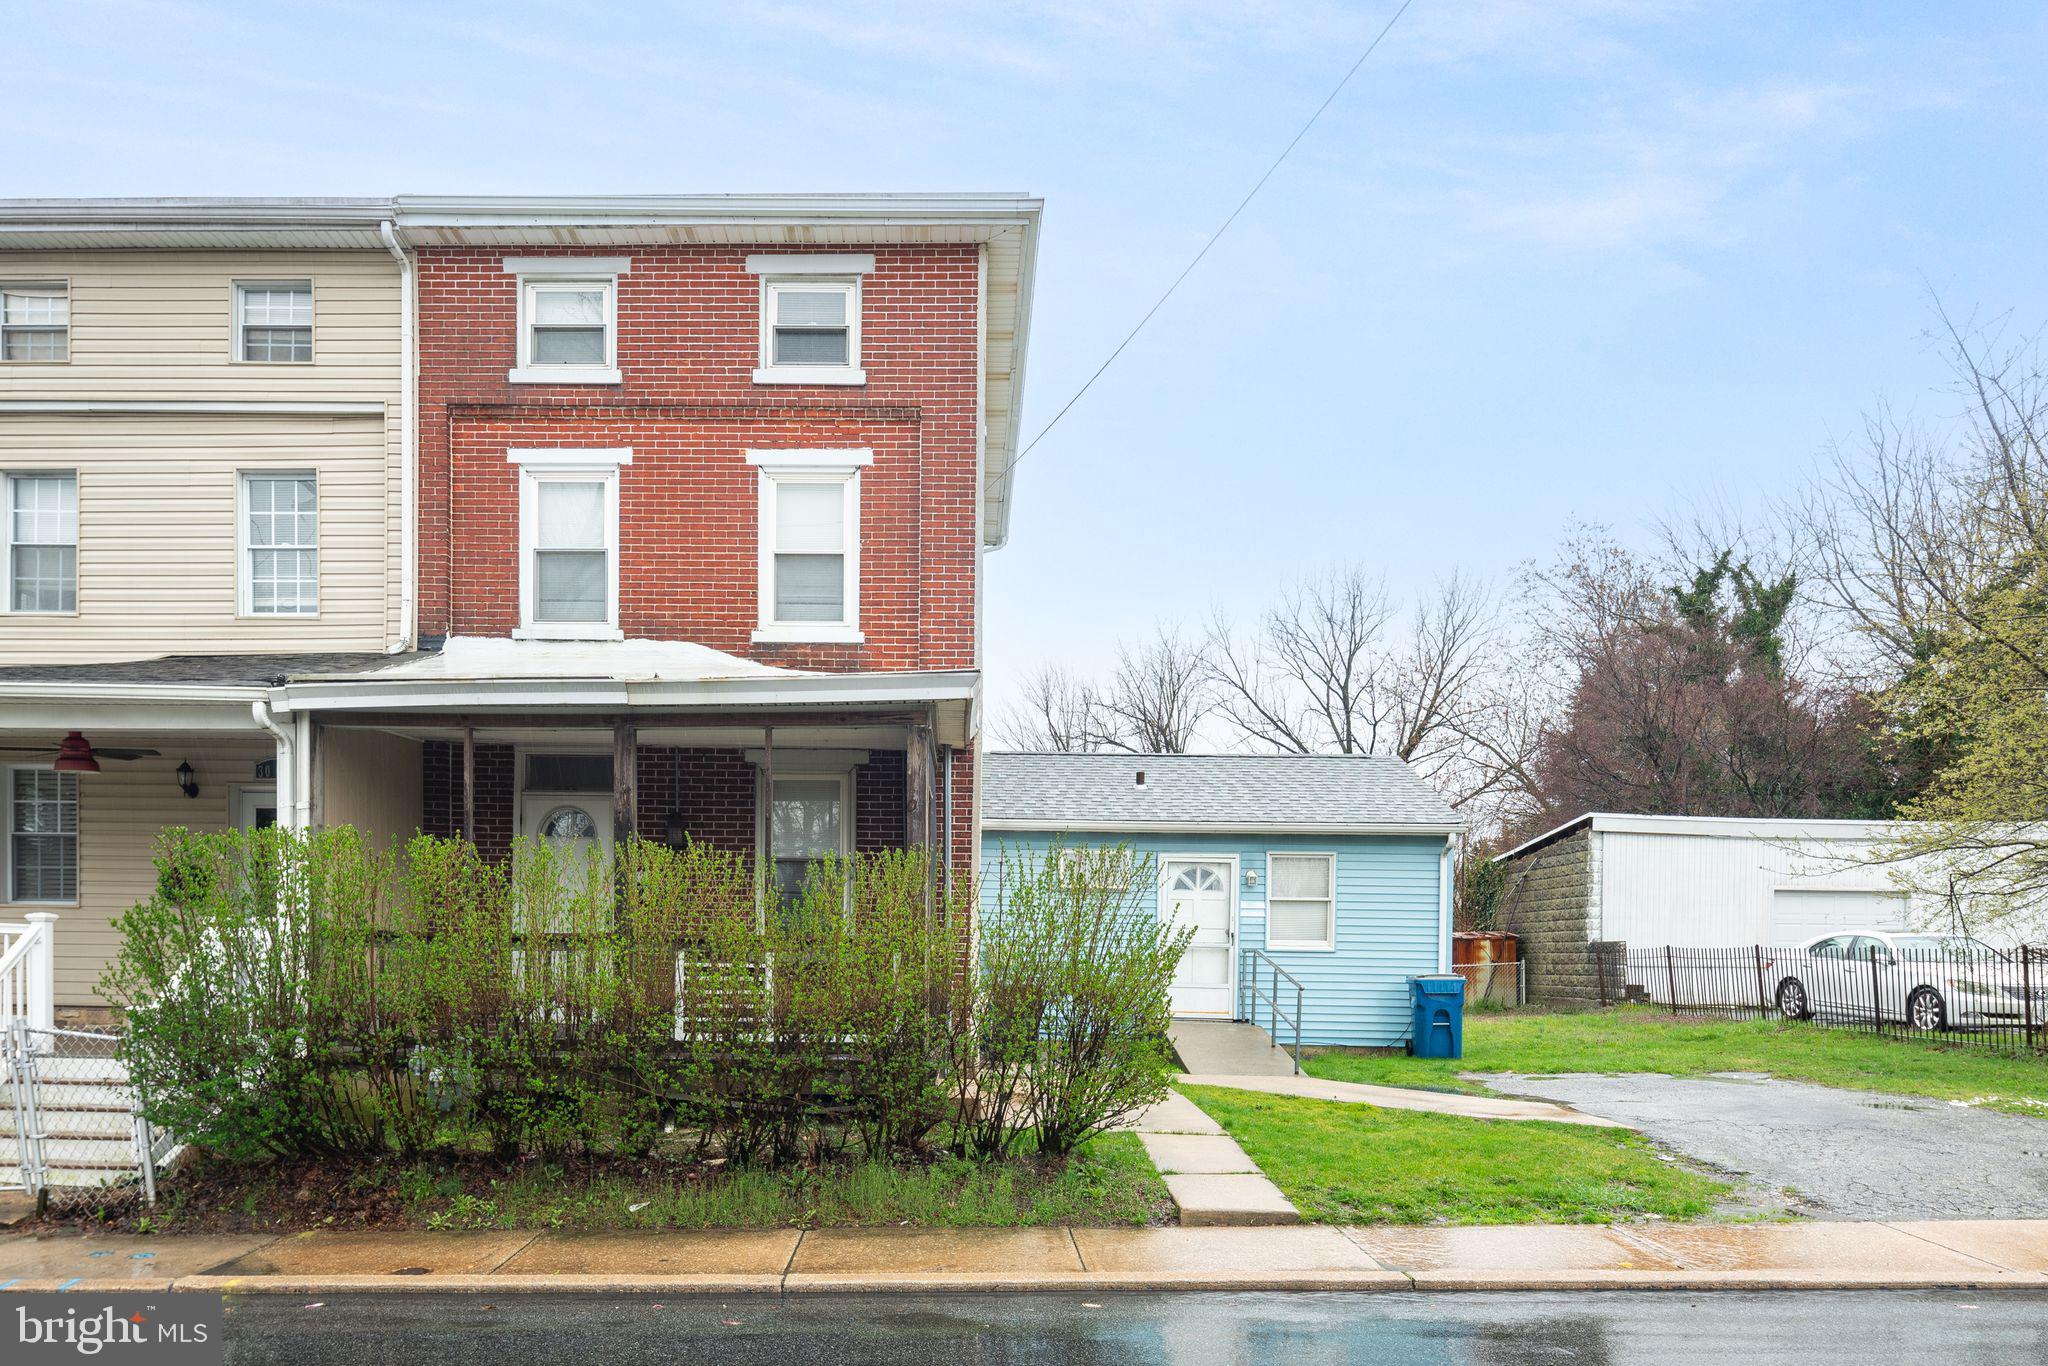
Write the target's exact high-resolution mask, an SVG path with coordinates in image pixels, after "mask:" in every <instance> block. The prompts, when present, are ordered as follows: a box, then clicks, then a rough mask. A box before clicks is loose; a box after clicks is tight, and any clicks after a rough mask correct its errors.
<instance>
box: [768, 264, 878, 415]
mask: <svg viewBox="0 0 2048 1366" xmlns="http://www.w3.org/2000/svg"><path fill="white" fill-rule="evenodd" d="M874 268H875V258H874V257H873V255H871V254H864V253H863V254H851V253H849V254H845V255H835V256H805V255H800V254H795V253H789V254H780V253H778V254H768V255H757V256H749V257H748V258H747V269H748V270H749V271H750V272H752V273H753V274H755V275H758V276H760V277H761V355H760V360H759V363H758V365H757V367H756V369H755V370H754V382H755V383H756V384H865V383H867V372H866V371H865V370H863V369H862V368H861V358H860V328H861V316H860V315H861V280H862V278H863V277H864V276H866V275H867V274H868V273H869V272H871V271H872V270H874Z"/></svg>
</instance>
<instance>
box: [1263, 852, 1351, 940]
mask: <svg viewBox="0 0 2048 1366" xmlns="http://www.w3.org/2000/svg"><path fill="white" fill-rule="evenodd" d="M1266 875H1267V879H1268V882H1269V884H1270V885H1269V886H1268V887H1267V890H1266V947H1267V948H1269V949H1332V948H1335V947H1336V946H1337V856H1336V855H1335V854H1269V855H1267V856H1266Z"/></svg>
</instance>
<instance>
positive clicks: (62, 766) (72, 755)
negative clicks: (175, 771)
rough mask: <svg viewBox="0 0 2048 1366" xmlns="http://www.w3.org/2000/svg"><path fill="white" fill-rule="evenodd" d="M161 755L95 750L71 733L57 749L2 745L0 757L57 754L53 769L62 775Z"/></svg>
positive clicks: (51, 746)
mask: <svg viewBox="0 0 2048 1366" xmlns="http://www.w3.org/2000/svg"><path fill="white" fill-rule="evenodd" d="M159 752H160V751H158V750H153V749H121V748H118V747H109V748H106V749H94V748H93V746H92V742H91V741H89V740H87V739H86V738H85V736H84V735H82V734H81V733H79V732H78V731H75V730H74V731H72V732H70V733H69V734H67V735H66V736H65V737H64V738H63V739H62V740H60V741H58V742H57V743H56V744H54V745H0V754H53V753H54V754H55V755H56V756H57V762H56V763H54V764H52V765H50V767H52V768H54V769H56V770H57V771H58V772H59V773H97V772H99V771H100V765H99V761H100V760H101V759H118V760H121V761H123V762H125V761H127V760H130V759H154V758H156V757H157V755H158V753H159Z"/></svg>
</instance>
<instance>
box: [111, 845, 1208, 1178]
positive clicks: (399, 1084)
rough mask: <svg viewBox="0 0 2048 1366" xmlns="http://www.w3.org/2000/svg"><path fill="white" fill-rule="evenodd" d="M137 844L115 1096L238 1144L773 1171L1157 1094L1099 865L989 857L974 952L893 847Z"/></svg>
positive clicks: (1117, 909)
mask: <svg viewBox="0 0 2048 1366" xmlns="http://www.w3.org/2000/svg"><path fill="white" fill-rule="evenodd" d="M156 862H157V870H158V885H157V890H156V892H155V894H154V895H153V896H152V897H151V898H150V899H149V900H148V901H146V902H144V903H142V904H141V905H138V906H136V907H134V908H133V909H132V910H130V911H129V912H127V913H126V914H125V915H124V916H122V917H121V919H120V921H119V922H118V928H119V929H120V931H121V935H122V946H121V952H120V955H119V957H118V959H117V960H116V962H115V963H114V965H113V966H112V967H111V968H110V969H109V970H108V973H107V976H106V979H105V981H104V983H103V989H104V990H105V992H106V994H107V995H108V997H109V998H110V999H112V1000H114V1001H116V1002H117V1003H119V1004H121V1005H122V1006H124V1007H125V1008H126V1011H127V1017H128V1028H127V1031H126V1033H125V1035H124V1037H123V1041H122V1044H121V1050H122V1054H123V1057H124V1058H125V1059H126V1061H127V1062H128V1065H129V1067H130V1070H131V1073H132V1075H133V1077H134V1078H135V1083H136V1086H137V1089H138V1091H139V1093H140V1096H141V1098H142V1104H143V1108H144V1112H145V1113H146V1114H147V1115H148V1116H149V1118H150V1119H151V1121H152V1122H153V1123H155V1124H157V1125H159V1126H161V1127H163V1128H165V1129H168V1130H169V1131H171V1132H173V1133H175V1134H178V1135H179V1136H181V1137H182V1138H184V1139H186V1140H188V1141H190V1142H193V1143H196V1144H198V1145H200V1146H202V1147H204V1148H206V1149H208V1150H211V1151H213V1152H216V1153H218V1154H220V1155H222V1156H224V1157H227V1158H229V1159H231V1160H235V1161H245V1162H246V1161H257V1160H262V1159H264V1158H268V1157H286V1156H295V1155H302V1154H308V1153H311V1154H328V1153H331V1154H376V1153H397V1154H402V1155H408V1156H410V1155H417V1154H423V1153H429V1152H433V1151H437V1150H439V1151H457V1150H476V1149H481V1148H488V1149H490V1150H494V1151H496V1152H498V1153H499V1154H501V1155H503V1156H506V1157H512V1156H515V1155H521V1154H537V1155H544V1156H558V1155H590V1154H596V1155H607V1154H628V1155H642V1154H647V1153H650V1152H653V1151H654V1150H656V1149H657V1148H666V1149H668V1150H670V1151H672V1152H677V1153H678V1154H679V1155H680V1154H688V1153H695V1154H698V1155H713V1154H715V1155H718V1156H720V1157H723V1158H725V1159H726V1160H728V1161H730V1162H732V1163H734V1164H740V1165H745V1164H771V1165H786V1164H791V1163H796V1162H802V1161H812V1160H819V1159H826V1158H832V1157H836V1156H839V1155H841V1154H842V1153H850V1152H856V1151H857V1152H859V1153H860V1154H863V1155H865V1156H870V1157H884V1158H887V1157H893V1156H896V1155H899V1154H905V1153H919V1152H924V1151H928V1150H929V1149H930V1148H931V1147H932V1146H933V1144H934V1142H935V1138H936V1137H940V1136H941V1134H940V1131H941V1130H943V1129H945V1128H946V1126H948V1125H949V1124H950V1125H951V1131H950V1134H949V1135H946V1136H945V1137H947V1138H948V1139H949V1141H950V1144H951V1146H953V1147H954V1148H956V1149H958V1150H960V1151H962V1152H968V1153H972V1154H976V1155H982V1156H988V1155H1001V1154H1007V1153H1012V1152H1016V1151H1019V1150H1022V1149H1025V1148H1027V1147H1029V1148H1035V1149H1037V1150H1038V1151H1042V1152H1045V1153H1048V1154H1063V1153H1067V1152H1070V1151H1072V1150H1073V1148H1074V1147H1075V1146H1076V1145H1077V1144H1078V1143H1080V1142H1081V1141H1082V1140H1083V1139H1085V1138H1086V1137H1087V1136H1088V1135H1090V1134H1092V1133H1095V1132H1097V1131H1099V1130H1100V1129H1102V1128H1104V1127H1106V1126H1107V1125H1109V1124H1111V1123H1113V1122H1114V1121H1115V1120H1116V1119H1118V1118H1120V1117H1121V1116H1123V1115H1125V1114H1128V1113H1130V1112H1131V1111H1132V1110H1134V1109H1137V1108H1140V1107H1141V1106H1143V1105H1146V1104H1150V1103H1151V1102H1152V1101H1154V1100H1156V1099H1157V1098H1158V1097H1159V1096H1160V1095H1161V1094H1162V1093H1163V1089H1164V1081H1165V1077H1166V1075H1167V1067H1168V1065H1169V1063H1168V1057H1169V1055H1168V1053H1167V1049H1166V1043H1165V1025H1166V985H1167V983H1168V982H1169V981H1170V980H1171V978H1172V974H1173V963H1174V960H1175V958H1177V956H1178V953H1179V947H1178V945H1177V944H1176V943H1174V942H1173V941H1172V940H1171V938H1170V937H1169V936H1164V935H1163V934H1162V933H1161V932H1160V931H1159V928H1158V926H1157V924H1156V918H1155V917H1154V916H1152V915H1151V914H1149V912H1148V913H1147V914H1145V915H1142V916H1137V917H1133V916H1132V915H1131V914H1130V913H1129V912H1130V909H1131V907H1130V905H1129V904H1128V903H1130V901H1131V893H1130V890H1129V879H1130V878H1131V876H1133V869H1134V865H1133V864H1132V861H1131V860H1130V859H1129V858H1128V856H1127V855H1096V854H1090V855H1086V856H1083V857H1081V858H1080V859H1079V860H1077V861H1076V860H1070V861H1069V862H1067V863H1063V864H1061V865H1060V866H1059V867H1058V868H1055V867H1052V866H1050V865H1049V866H1048V867H1047V868H1046V869H1044V870H1040V871H1038V872H1036V873H1034V874H1033V875H1032V876H1030V877H1026V878H1024V879H1022V880H1016V879H1012V882H1011V885H1010V886H1009V887H1008V888H1006V889H1005V891H1004V894H1003V895H1002V896H1001V897H1000V898H999V902H1000V904H999V906H998V907H997V910H996V913H995V914H994V915H993V916H992V917H991V919H990V924H989V926H988V929H987V931H986V933H985V935H984V939H983V949H984V953H983V959H984V966H983V969H982V971H981V972H980V973H979V974H974V973H970V972H969V971H968V968H969V962H968V956H969V948H968V942H967V934H966V925H967V922H968V914H967V907H968V902H967V899H966V896H965V894H964V892H962V893H957V894H956V893H949V892H947V891H946V890H945V879H943V878H941V877H937V876H935V875H934V873H935V870H934V869H933V866H932V863H931V861H930V860H929V859H928V858H927V857H926V856H924V855H922V854H920V853H916V852H908V851H898V852H891V853H882V854H871V855H862V856H858V857H854V858H848V859H843V860H824V861H821V862H819V863H818V864H816V865H814V866H813V867H812V868H811V870H810V872H809V875H808V876H807V878H806V880H805V882H804V884H803V886H802V888H801V889H800V890H799V891H798V892H797V893H796V894H794V895H792V896H788V897H783V896H780V895H778V894H777V892H776V890H775V889H774V887H773V885H772V883H766V882H765V881H764V880H763V879H760V878H758V877H757V874H756V869H755V867H754V863H753V861H752V860H751V859H749V858H747V857H745V856H743V855H737V854H733V853H728V852H725V851H722V850H718V849H714V848H711V847H709V846H705V845H697V844H691V845H686V846H685V847H683V848H681V849H671V848H668V847H666V846H664V845H659V844H653V843H647V842H642V841H631V840H629V841H622V842H621V843H620V844H619V845H618V847H617V848H616V849H615V850H613V851H611V852H609V853H604V854H600V853H597V852H595V851H583V850H577V849H574V848H570V849H568V850H565V849H564V848H563V847H561V846H554V845H549V844H546V843H541V842H519V843H518V844H516V845H515V847H514V849H513V851H512V853H511V856H510V857H509V858H506V859H503V860H499V861H492V860H489V859H486V858H484V857H482V856H481V855H479V853H478V852H477V850H476V849H475V847H474V846H472V845H470V844H468V843H465V842H463V841H459V840H445V839H438V838H433V837H429V836H420V837H418V838H415V839H414V840H412V841H411V842H410V843H408V844H407V845H406V846H405V847H404V848H403V849H401V850H398V851H396V852H395V853H391V854H385V853H379V852H376V851H373V850H371V849H369V848H367V847H366V845H365V844H364V842H363V841H362V840H361V839H360V838H359V837H358V836H357V835H356V834H355V833H354V832H353V831H350V830H347V829H330V830H324V831H321V832H318V833H316V834H311V835H295V834H290V833H286V832H283V831H276V830H266V831H255V832H226V833H206V834H202V833H195V832H192V831H186V830H171V831H166V832H164V833H163V835H162V836H161V837H160V839H159V842H158V847H157V856H156ZM1062 870H1064V871H1062ZM1112 875H1113V877H1114V878H1120V879H1123V882H1122V883H1119V884H1117V886H1119V887H1120V888H1121V890H1111V879H1112ZM962 1097H968V1098H969V1099H968V1100H967V1101H965V1102H963V1101H962V1100H961V1098H962Z"/></svg>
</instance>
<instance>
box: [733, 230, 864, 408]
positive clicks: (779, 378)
mask: <svg viewBox="0 0 2048 1366" xmlns="http://www.w3.org/2000/svg"><path fill="white" fill-rule="evenodd" d="M747 259H748V262H749V268H750V269H751V263H752V262H753V261H755V260H758V259H767V260H773V259H775V258H773V257H768V258H758V257H749V258H747ZM787 259H790V260H802V259H804V258H802V257H792V258H787ZM813 259H823V260H844V259H846V258H844V257H824V258H813ZM867 259H868V260H870V261H872V260H873V259H874V258H872V257H869V258H867ZM819 285H834V286H838V287H840V288H842V289H844V290H845V291H846V360H847V363H846V364H845V365H777V364H776V363H775V292H776V290H778V289H781V288H783V287H784V286H800V287H805V288H811V289H815V288H817V287H818V286H819ZM862 293H863V291H862V288H861V276H860V275H858V274H850V275H849V274H841V273H836V272H835V273H833V274H829V275H828V274H824V273H816V274H813V273H810V272H806V271H803V270H800V269H790V268H787V267H779V268H778V269H777V271H776V273H775V274H764V275H762V276H761V302H760V310H761V349H760V355H759V356H758V357H757V358H756V365H755V370H754V383H756V384H833V385H857V384H866V383H867V382H868V372H867V371H866V370H864V369H862V368H861V360H860V346H861V341H860V336H861V326H860V315H861V295H862Z"/></svg>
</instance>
